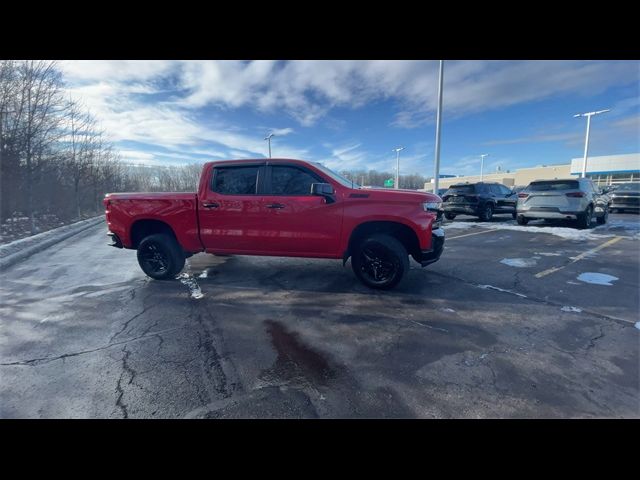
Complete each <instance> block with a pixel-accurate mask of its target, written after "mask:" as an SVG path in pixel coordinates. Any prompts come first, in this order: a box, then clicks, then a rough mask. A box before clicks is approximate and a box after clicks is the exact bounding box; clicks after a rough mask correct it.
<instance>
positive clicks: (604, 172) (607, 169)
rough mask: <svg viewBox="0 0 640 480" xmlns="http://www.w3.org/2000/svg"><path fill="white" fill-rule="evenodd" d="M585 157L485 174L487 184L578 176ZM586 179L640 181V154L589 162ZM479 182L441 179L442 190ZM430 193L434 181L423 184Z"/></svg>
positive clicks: (476, 179)
mask: <svg viewBox="0 0 640 480" xmlns="http://www.w3.org/2000/svg"><path fill="white" fill-rule="evenodd" d="M582 161H583V159H582V157H581V158H574V159H572V160H571V163H568V164H559V165H538V166H536V167H531V168H519V169H517V170H514V171H513V172H510V171H506V172H497V173H486V174H484V175H483V181H485V182H498V183H502V184H503V185H506V186H507V187H516V186H526V185H529V183H531V182H533V181H534V180H553V179H556V178H571V177H579V176H580V174H581V173H582ZM587 177H589V178H592V179H593V181H594V182H596V184H598V185H610V184H612V183H622V182H633V181H640V153H629V154H624V155H605V156H601V157H589V158H588V159H587ZM479 181H480V175H466V176H457V177H440V179H439V183H440V188H447V187H449V186H451V185H454V184H456V183H465V182H468V183H474V182H479ZM424 188H425V190H427V191H432V190H433V179H431V181H430V182H427V183H425V184H424Z"/></svg>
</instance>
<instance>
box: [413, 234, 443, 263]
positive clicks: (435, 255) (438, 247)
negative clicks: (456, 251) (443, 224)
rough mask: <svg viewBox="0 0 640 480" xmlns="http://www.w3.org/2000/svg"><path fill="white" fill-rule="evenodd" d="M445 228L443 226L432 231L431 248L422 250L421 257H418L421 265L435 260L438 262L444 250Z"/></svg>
mask: <svg viewBox="0 0 640 480" xmlns="http://www.w3.org/2000/svg"><path fill="white" fill-rule="evenodd" d="M444 237H445V236H444V230H443V229H442V228H436V229H435V230H433V231H432V232H431V248H430V249H427V250H422V251H421V252H420V257H419V258H418V259H416V260H417V261H418V263H419V264H420V265H422V266H423V267H426V266H427V265H430V264H432V263H434V262H437V261H438V260H439V259H440V255H442V251H443V250H444Z"/></svg>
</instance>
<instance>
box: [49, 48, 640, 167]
mask: <svg viewBox="0 0 640 480" xmlns="http://www.w3.org/2000/svg"><path fill="white" fill-rule="evenodd" d="M59 66H60V67H61V69H62V70H63V73H64V77H65V80H66V82H67V88H68V91H69V94H70V96H72V97H73V98H75V99H77V100H79V101H80V102H81V103H83V104H84V105H85V106H86V107H87V108H88V109H89V111H90V112H91V113H92V114H93V115H94V116H95V117H96V118H97V120H98V121H99V123H100V124H101V126H102V128H103V129H104V131H105V133H106V135H107V137H108V138H109V139H110V140H111V141H112V142H114V144H115V146H116V147H117V148H118V149H119V151H120V153H121V158H122V159H123V160H124V161H126V162H129V163H144V164H151V165H179V164H185V163H202V162H205V161H211V160H223V159H238V158H263V157H266V156H268V146H267V142H266V141H265V140H264V138H265V136H267V134H269V133H273V134H274V137H273V138H272V144H271V146H272V153H273V157H274V158H276V157H279V158H299V159H305V160H311V161H319V162H322V163H324V164H325V165H327V166H328V167H330V168H332V169H334V170H338V171H342V170H356V169H357V170H359V169H364V170H373V169H375V170H378V171H388V172H392V171H394V170H395V155H396V154H395V152H393V151H392V150H393V149H394V148H396V147H398V146H403V147H404V150H402V151H401V152H400V171H401V174H410V173H419V174H422V175H424V176H432V175H433V170H434V150H435V148H434V147H435V118H436V108H437V102H438V98H437V91H438V61H431V60H418V61H399V60H398V61H396V60H392V61H389V60H386V61H383V60H380V61H370V60H354V61H351V60H338V61H330V60H313V61H303V60H294V61H271V60H257V61H230V60H224V61H211V60H207V61H195V60H190V61H164V60H162V61H155V60H154V61H146V60H126V61H124V60H117V61H110V60H91V61H75V60H74V61H71V60H65V61H61V62H59ZM443 91H444V94H443V110H442V140H441V161H440V163H441V168H440V172H441V173H442V174H454V175H473V174H479V171H480V154H488V155H489V156H488V157H487V158H486V159H485V170H484V171H485V173H489V172H493V171H496V169H497V168H498V167H500V168H502V170H512V171H513V170H514V169H517V168H521V167H531V166H536V165H550V164H561V163H565V164H566V163H569V162H570V161H571V159H572V158H577V157H582V155H583V151H584V139H585V130H586V119H585V118H573V115H574V114H576V113H583V112H590V111H595V110H602V109H606V108H610V109H612V111H611V112H609V113H605V114H602V115H598V116H595V117H593V118H592V122H591V137H590V146H589V155H590V156H597V155H613V154H623V153H637V152H640V62H638V61H631V60H627V61H561V60H552V61H541V60H529V61H479V60H456V61H449V60H447V61H445V63H444V89H443Z"/></svg>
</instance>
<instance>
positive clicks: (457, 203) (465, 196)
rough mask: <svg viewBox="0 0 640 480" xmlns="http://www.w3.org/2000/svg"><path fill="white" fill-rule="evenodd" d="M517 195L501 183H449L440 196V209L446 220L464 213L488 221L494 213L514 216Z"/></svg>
mask: <svg viewBox="0 0 640 480" xmlns="http://www.w3.org/2000/svg"><path fill="white" fill-rule="evenodd" d="M517 201H518V195H516V193H515V192H514V191H512V190H511V189H510V188H509V187H506V186H504V185H502V184H501V183H493V182H478V183H461V184H457V185H451V186H450V187H449V190H447V191H446V192H445V194H444V195H443V196H442V202H443V203H442V209H443V210H444V216H445V218H447V219H448V220H453V219H454V218H456V215H459V214H466V215H474V216H476V217H479V218H480V220H484V221H489V220H491V217H493V214H494V213H510V214H511V215H512V216H513V218H516V203H517Z"/></svg>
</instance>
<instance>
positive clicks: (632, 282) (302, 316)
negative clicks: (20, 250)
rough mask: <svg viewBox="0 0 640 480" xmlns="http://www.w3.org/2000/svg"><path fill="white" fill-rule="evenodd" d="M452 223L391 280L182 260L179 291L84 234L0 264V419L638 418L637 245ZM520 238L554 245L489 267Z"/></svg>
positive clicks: (306, 265) (530, 244)
mask: <svg viewBox="0 0 640 480" xmlns="http://www.w3.org/2000/svg"><path fill="white" fill-rule="evenodd" d="M612 217H614V218H615V217H620V218H624V219H631V220H633V218H634V217H633V216H629V215H626V216H625V215H624V214H622V215H617V216H614V215H612ZM635 219H636V220H637V216H636V217H635ZM456 221H459V220H458V219H457V220H456ZM462 221H465V220H464V217H463V218H462ZM496 221H500V220H499V219H498V220H496ZM470 231H471V230H462V231H457V230H456V229H451V230H448V232H447V235H448V237H449V239H448V241H447V246H446V250H445V252H444V254H443V256H442V259H441V260H440V261H439V262H437V263H436V264H433V265H431V266H429V267H427V268H425V269H421V268H420V267H418V266H417V265H415V264H412V269H411V271H410V273H409V277H408V278H407V279H406V280H405V282H403V284H402V285H401V287H400V288H399V289H397V290H395V291H392V292H378V291H371V290H368V289H367V288H366V287H364V286H362V285H361V284H360V283H359V282H358V281H357V280H356V279H355V277H354V275H353V273H352V272H351V270H350V265H349V264H347V267H345V268H343V267H342V263H341V262H340V261H327V260H315V259H283V258H265V257H233V256H230V257H214V256H209V255H196V256H194V257H192V258H191V259H189V264H188V268H187V269H186V270H185V271H186V272H187V273H189V274H190V275H192V277H193V278H194V279H195V281H196V282H197V284H198V285H199V286H200V288H201V290H202V293H203V295H204V296H203V298H200V299H196V298H192V297H191V295H190V291H189V289H188V288H187V286H186V285H183V284H182V283H181V282H180V281H178V280H176V281H170V282H158V281H152V280H150V279H148V278H146V277H145V276H144V274H143V273H142V272H141V271H140V269H139V267H138V265H137V262H136V258H135V252H133V251H124V250H117V249H114V248H109V247H108V246H107V245H106V243H107V239H106V236H105V233H106V230H105V226H104V225H100V226H99V227H95V228H91V229H89V230H87V231H86V232H84V233H83V234H80V235H79V236H77V237H73V238H70V239H67V240H65V241H64V242H62V243H60V244H59V245H56V246H54V247H51V248H49V249H47V250H45V251H43V252H40V253H38V254H35V255H33V256H32V257H30V258H29V259H27V260H25V261H23V262H21V263H19V264H16V265H14V266H13V267H11V268H9V269H7V270H5V271H3V272H2V282H1V285H0V288H1V290H0V291H1V295H2V304H1V305H0V317H1V320H0V327H1V328H0V417H2V418H336V417H337V418H416V417H417V418H451V417H455V418H460V417H463V418H487V417H488V418H495V417H499V418H503V417H518V418H530V417H536V418H558V417H563V418H564V417H569V418H575V417H600V418H619V417H627V418H629V417H630V418H637V417H640V400H639V399H640V395H639V390H640V388H639V348H638V347H639V340H640V335H639V334H640V330H638V329H637V328H635V327H634V323H635V322H636V321H638V308H639V307H638V284H639V281H638V279H639V268H640V267H639V257H640V256H639V255H638V253H639V250H640V246H639V245H640V242H639V241H638V240H637V239H629V238H624V239H622V240H621V241H619V242H617V243H616V244H615V247H611V248H607V249H603V250H600V251H599V252H598V254H597V255H591V256H589V257H588V258H584V259H582V260H580V261H579V262H576V263H570V264H569V263H568V262H567V258H570V257H572V256H576V255H578V254H580V253H582V252H584V251H586V250H588V249H590V248H593V247H595V246H597V245H598V244H600V243H602V242H603V241H605V240H606V238H603V240H601V241H598V240H597V239H596V240H588V241H580V242H578V241H574V240H566V239H562V238H557V237H554V236H552V235H548V234H543V233H528V232H527V233H524V232H518V231H502V230H495V231H492V232H489V233H486V234H482V235H477V236H469V237H465V238H460V239H455V238H453V237H455V236H458V235H461V234H464V233H469V232H470ZM473 231H475V230H473ZM534 251H536V252H543V253H544V252H547V253H554V254H555V253H557V252H562V255H563V256H562V257H561V256H557V255H549V256H544V255H543V256H539V257H538V259H537V263H536V265H535V266H533V267H528V268H515V267H512V266H508V265H504V264H501V263H500V260H501V259H503V258H522V257H531V256H532V255H533V252H534ZM565 264H566V267H565V268H563V269H562V270H560V271H558V272H556V273H553V274H551V275H548V276H546V277H544V278H543V279H538V278H535V276H534V275H535V274H536V273H538V272H540V271H542V270H545V269H547V268H550V267H553V266H555V265H565ZM587 271H590V272H602V273H608V274H611V275H614V276H616V277H618V278H619V280H618V281H617V282H615V285H614V286H612V287H607V286H601V285H590V284H586V283H581V282H577V281H576V277H577V275H578V274H579V273H581V272H587ZM203 273H204V274H205V275H204V276H203ZM563 306H574V307H579V308H580V309H582V311H581V312H573V311H562V310H561V307H563Z"/></svg>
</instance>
